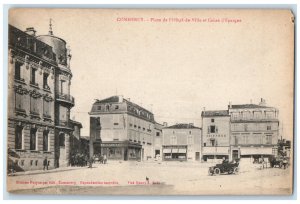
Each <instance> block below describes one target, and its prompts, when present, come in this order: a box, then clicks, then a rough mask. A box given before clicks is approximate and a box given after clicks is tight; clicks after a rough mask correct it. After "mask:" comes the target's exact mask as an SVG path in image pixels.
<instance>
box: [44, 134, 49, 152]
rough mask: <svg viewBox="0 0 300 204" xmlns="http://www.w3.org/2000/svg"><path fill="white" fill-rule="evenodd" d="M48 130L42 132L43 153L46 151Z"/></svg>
mask: <svg viewBox="0 0 300 204" xmlns="http://www.w3.org/2000/svg"><path fill="white" fill-rule="evenodd" d="M48 134H49V131H48V130H44V132H43V151H48Z"/></svg>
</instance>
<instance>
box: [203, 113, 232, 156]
mask: <svg viewBox="0 0 300 204" xmlns="http://www.w3.org/2000/svg"><path fill="white" fill-rule="evenodd" d="M201 117H202V142H201V143H202V159H203V161H210V160H215V159H223V157H225V158H227V159H229V155H230V152H229V147H230V115H229V113H228V110H218V111H203V112H202V114H201Z"/></svg>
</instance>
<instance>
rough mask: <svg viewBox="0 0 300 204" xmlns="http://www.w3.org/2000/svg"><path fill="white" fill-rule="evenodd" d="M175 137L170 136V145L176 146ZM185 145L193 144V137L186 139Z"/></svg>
mask: <svg viewBox="0 0 300 204" xmlns="http://www.w3.org/2000/svg"><path fill="white" fill-rule="evenodd" d="M177 143H178V141H177V136H171V137H170V144H171V145H177ZM187 144H194V138H193V136H188V137H187Z"/></svg>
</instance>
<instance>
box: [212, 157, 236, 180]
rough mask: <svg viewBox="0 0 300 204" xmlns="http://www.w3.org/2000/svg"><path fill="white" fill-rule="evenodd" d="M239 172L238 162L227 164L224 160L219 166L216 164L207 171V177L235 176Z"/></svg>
mask: <svg viewBox="0 0 300 204" xmlns="http://www.w3.org/2000/svg"><path fill="white" fill-rule="evenodd" d="M238 172H239V161H232V162H228V161H227V160H224V161H223V162H222V163H221V164H216V165H215V166H211V167H209V169H208V175H211V176H213V175H220V174H225V173H227V174H237V173H238Z"/></svg>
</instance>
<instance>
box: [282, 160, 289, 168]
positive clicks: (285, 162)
mask: <svg viewBox="0 0 300 204" xmlns="http://www.w3.org/2000/svg"><path fill="white" fill-rule="evenodd" d="M282 164H283V168H284V169H286V168H287V166H288V160H287V158H286V157H284V158H283V160H282Z"/></svg>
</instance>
